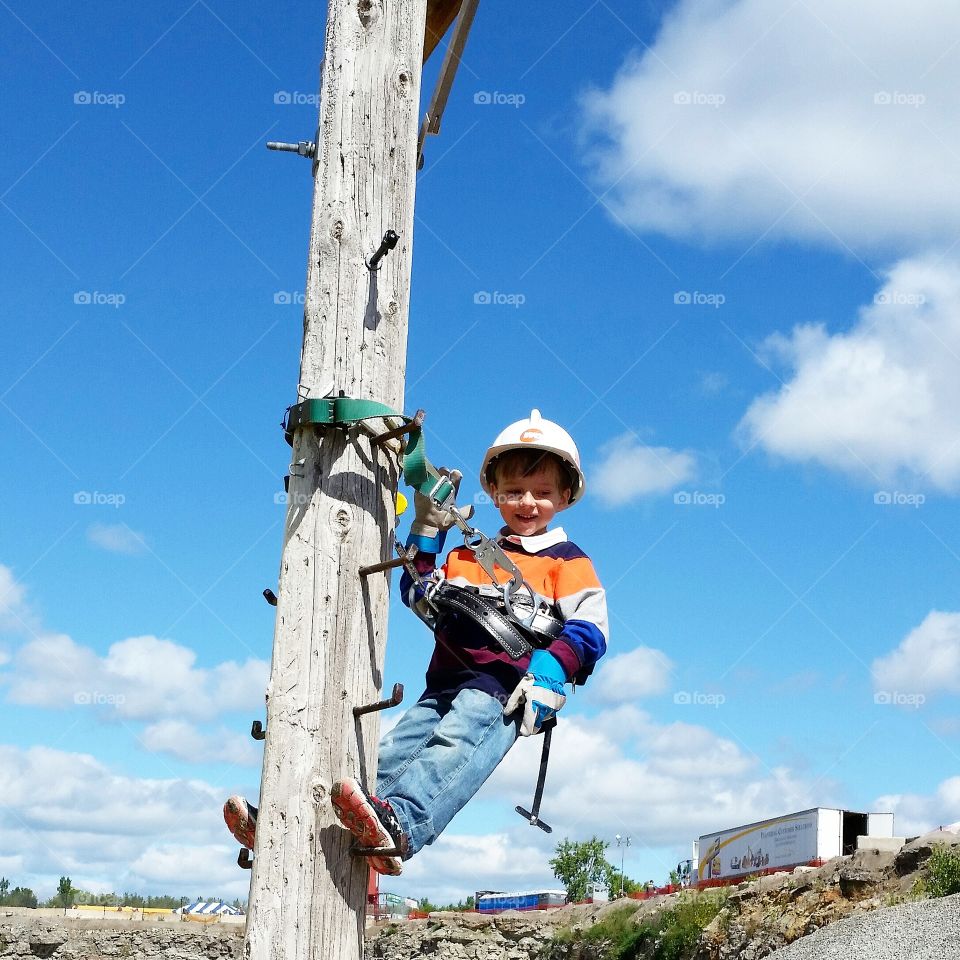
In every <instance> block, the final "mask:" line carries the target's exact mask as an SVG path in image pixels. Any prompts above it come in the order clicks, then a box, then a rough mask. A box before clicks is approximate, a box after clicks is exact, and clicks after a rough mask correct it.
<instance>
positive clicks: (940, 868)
mask: <svg viewBox="0 0 960 960" xmlns="http://www.w3.org/2000/svg"><path fill="white" fill-rule="evenodd" d="M924 880H925V883H924V887H925V889H926V891H927V893H929V894H930V896H931V897H948V896H950V894H951V893H960V853H958V852H956V851H955V850H949V849H947V848H946V847H944V846H940V845H938V846H935V847H934V848H933V852H932V853H931V854H930V859H929V860H928V861H927V867H926V876H925V877H924Z"/></svg>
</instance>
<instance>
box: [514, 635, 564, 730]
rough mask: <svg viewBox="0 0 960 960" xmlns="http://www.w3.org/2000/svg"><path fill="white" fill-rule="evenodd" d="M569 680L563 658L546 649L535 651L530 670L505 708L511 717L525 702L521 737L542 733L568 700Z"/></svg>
mask: <svg viewBox="0 0 960 960" xmlns="http://www.w3.org/2000/svg"><path fill="white" fill-rule="evenodd" d="M566 679H567V676H566V674H565V673H564V670H563V667H562V666H561V665H560V661H559V660H558V659H557V658H556V657H555V656H554V655H553V654H552V653H548V652H547V651H546V650H534V651H533V656H532V657H531V658H530V666H529V668H528V670H527V673H526V674H525V675H524V677H523V679H522V680H521V681H520V682H519V683H518V684H517V687H516V689H515V690H514V691H513V693H512V694H510V699H509V700H507V702H506V704H505V705H504V708H503V715H504V716H505V717H509V716H510V714H511V713H513V712H514V711H515V710H516V709H517V708H518V707H519V706H520V705H521V704H523V720H522V722H521V723H520V736H521V737H531V736H533V735H534V734H536V733H539V732H540V727H541V726H542V725H543V724H544V722H545V721H547V720H549V719H550V718H551V717H554V716H556V713H557V711H558V710H559V709H560V708H561V707H562V706H563V705H564V704H565V703H566V702H567V698H566V697H565V696H564V694H563V684H564V683H565V681H566Z"/></svg>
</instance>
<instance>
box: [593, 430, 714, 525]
mask: <svg viewBox="0 0 960 960" xmlns="http://www.w3.org/2000/svg"><path fill="white" fill-rule="evenodd" d="M600 453H601V455H602V456H603V460H602V461H601V462H600V463H599V464H597V465H596V466H595V467H594V468H593V470H592V471H591V472H590V488H591V490H592V492H593V493H595V494H597V496H599V497H600V499H601V500H602V501H603V502H604V504H605V505H606V506H609V507H619V506H623V505H624V504H626V503H629V502H630V501H632V500H636V499H638V498H639V497H642V496H645V495H647V494H651V493H664V492H665V491H667V490H671V489H672V488H673V487H675V486H677V484H679V483H685V482H686V481H687V480H691V479H692V478H693V476H694V474H695V473H696V459H695V458H694V456H693V455H692V454H690V453H685V452H683V451H678V450H671V449H669V448H668V447H649V446H646V445H644V444H642V443H640V441H639V440H638V439H637V438H636V437H635V436H633V435H632V434H629V433H625V434H623V435H622V436H619V437H615V438H614V439H613V440H610V441H609V442H608V443H605V444H604V445H603V446H602V447H601V448H600Z"/></svg>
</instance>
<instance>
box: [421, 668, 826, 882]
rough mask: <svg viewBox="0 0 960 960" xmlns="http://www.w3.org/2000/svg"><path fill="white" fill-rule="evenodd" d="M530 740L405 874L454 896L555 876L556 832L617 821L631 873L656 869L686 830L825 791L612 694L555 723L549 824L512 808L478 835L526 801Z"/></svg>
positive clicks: (683, 842) (605, 832)
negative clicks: (504, 822) (611, 702)
mask: <svg viewBox="0 0 960 960" xmlns="http://www.w3.org/2000/svg"><path fill="white" fill-rule="evenodd" d="M592 683H593V681H591V684H592ZM540 748H541V741H540V739H539V738H536V737H525V738H521V739H520V740H519V741H518V742H517V745H516V746H515V747H514V748H513V749H512V750H511V751H510V753H508V754H507V756H506V758H505V760H504V761H503V763H501V764H500V766H499V767H498V768H497V770H496V771H495V772H494V774H493V775H492V776H491V777H490V779H489V780H488V781H487V783H485V784H484V786H483V787H481V789H480V792H479V793H478V794H477V797H476V799H475V800H474V801H472V802H471V805H470V806H469V807H468V808H466V809H465V810H464V811H462V812H461V813H460V814H458V815H457V817H456V818H454V820H453V821H452V823H451V825H450V828H449V830H448V832H447V833H446V834H444V836H443V837H441V838H440V840H439V841H438V842H437V843H436V844H435V845H433V846H432V847H427V848H425V849H424V850H423V851H421V853H419V854H417V856H416V858H414V859H413V860H412V861H411V862H410V864H409V866H408V867H407V866H405V868H404V878H407V877H409V880H410V882H411V883H414V882H415V889H416V890H418V891H419V890H423V891H424V893H425V894H426V895H428V896H430V897H431V898H439V899H442V900H450V899H454V900H456V899H463V898H464V897H466V896H467V895H469V894H471V893H473V892H474V890H476V889H513V890H520V889H532V888H542V887H555V886H557V885H558V884H557V881H556V879H555V878H554V877H553V875H552V871H551V869H550V866H549V863H548V861H549V860H550V858H551V857H552V856H553V854H554V849H555V846H556V842H557V840H558V839H559V838H563V837H569V838H571V839H586V838H588V837H590V836H594V835H595V836H599V837H602V838H607V839H609V838H611V837H612V836H613V834H615V833H622V834H626V835H629V836H630V837H631V838H632V846H631V851H630V852H631V857H630V858H628V860H627V864H626V872H627V874H628V875H629V876H634V877H636V876H637V869H642V870H643V871H644V872H645V873H647V874H648V875H650V876H653V877H655V878H656V879H657V880H661V881H664V880H666V878H667V875H668V873H669V871H670V869H672V867H673V866H674V865H675V864H676V863H677V861H678V860H679V859H684V858H686V857H688V856H689V855H690V853H689V851H690V842H691V840H693V839H695V838H696V837H699V836H701V835H702V834H705V833H707V832H708V831H711V830H717V829H720V828H723V827H728V826H731V825H733V824H736V823H749V822H751V821H754V820H761V819H764V818H766V817H770V816H774V815H776V814H782V813H784V812H785V811H788V810H803V809H806V808H808V807H812V806H815V805H816V804H817V803H823V802H827V801H825V797H826V796H827V793H828V791H829V789H830V786H829V785H828V784H824V783H822V782H821V783H820V784H819V786H818V787H817V795H816V797H814V796H813V795H812V794H811V792H810V789H811V787H810V783H809V779H804V778H801V777H798V776H796V775H794V774H793V773H792V772H791V771H790V770H788V769H786V768H784V767H776V768H773V769H766V768H764V767H763V765H762V764H761V763H760V762H759V761H758V760H757V758H756V757H754V756H753V755H751V754H748V753H747V752H745V751H744V750H743V749H742V748H741V747H740V746H739V745H738V744H736V743H735V742H733V740H731V739H729V738H726V737H723V736H720V735H718V734H717V733H715V732H714V731H712V730H710V729H708V728H707V727H704V726H700V725H697V724H690V723H670V724H658V723H656V722H655V721H654V720H653V719H652V718H651V717H650V716H649V715H648V714H647V713H645V712H644V711H642V710H640V709H638V708H637V707H635V706H631V705H621V706H618V707H615V708H613V709H610V710H605V711H602V712H600V713H598V714H595V715H592V716H589V717H585V716H583V715H571V716H568V717H567V718H566V719H564V720H562V721H561V724H560V726H559V727H558V728H557V731H556V734H555V736H554V746H553V750H552V752H551V755H550V769H549V773H548V775H547V789H546V794H545V797H544V801H543V806H542V808H541V811H540V813H541V816H542V818H543V819H544V820H545V821H547V822H548V823H549V824H550V825H551V826H552V827H553V833H552V834H551V835H549V836H548V835H547V834H545V833H542V832H541V831H539V830H536V829H531V827H530V826H529V825H526V824H524V822H523V820H521V818H520V817H516V818H515V825H510V826H508V827H507V828H505V829H501V830H498V831H491V832H490V833H489V834H486V835H483V836H477V835H476V827H475V823H476V820H477V818H478V816H482V815H483V811H485V810H487V809H491V810H493V811H499V812H501V813H502V812H505V811H511V810H512V809H513V807H514V806H515V805H517V804H519V805H521V806H523V807H524V808H526V809H529V808H530V802H531V797H532V794H533V787H534V782H535V780H536V776H537V769H538V764H539V760H540ZM513 819H514V818H513V816H512V815H511V817H510V821H512V820H513ZM631 860H633V865H631ZM418 895H423V894H418Z"/></svg>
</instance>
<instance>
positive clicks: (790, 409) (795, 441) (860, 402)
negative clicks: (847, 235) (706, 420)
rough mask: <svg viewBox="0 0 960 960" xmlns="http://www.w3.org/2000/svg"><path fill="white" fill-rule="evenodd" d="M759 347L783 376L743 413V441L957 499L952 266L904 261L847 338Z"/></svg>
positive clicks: (957, 335) (958, 380) (957, 295)
mask: <svg viewBox="0 0 960 960" xmlns="http://www.w3.org/2000/svg"><path fill="white" fill-rule="evenodd" d="M766 347H767V350H768V352H769V353H770V354H771V355H772V356H773V357H776V358H779V359H780V360H781V361H783V362H785V363H786V365H787V366H788V367H789V373H788V375H787V379H786V382H785V383H784V384H783V386H782V387H781V388H780V389H778V390H776V391H774V392H773V393H768V394H765V395H763V396H761V397H758V398H757V399H756V400H754V401H753V403H752V404H751V405H750V407H749V409H748V410H747V412H746V414H745V415H744V417H743V420H742V421H741V423H740V428H739V429H740V432H741V435H742V436H743V438H744V440H745V442H749V443H756V444H759V445H760V446H762V447H763V448H765V449H766V450H767V451H769V452H770V453H772V454H775V455H778V456H781V457H784V458H787V459H790V460H800V461H818V462H820V463H822V464H824V465H826V466H828V467H832V468H836V469H840V470H844V471H849V472H852V473H855V474H860V475H862V476H865V477H869V478H871V479H872V480H873V481H874V482H877V483H887V482H891V483H892V482H896V481H897V480H898V479H906V480H909V481H911V482H913V483H914V484H919V483H921V482H923V483H929V484H930V485H931V486H932V487H935V488H937V489H939V490H943V491H950V492H956V491H957V490H958V489H960V427H958V421H957V416H956V411H957V410H958V409H960V377H958V376H957V356H958V355H960V264H958V263H955V262H951V263H947V262H940V261H938V260H936V259H934V258H932V257H920V258H914V259H909V260H904V261H901V262H900V263H898V264H897V265H896V266H895V267H893V268H892V269H891V270H890V271H889V274H888V276H887V278H886V281H885V283H884V285H883V287H882V288H881V290H880V291H879V293H878V294H877V295H876V297H875V298H874V303H872V304H871V305H869V306H866V307H863V308H862V309H861V311H860V316H859V319H858V320H857V322H856V323H855V324H854V325H853V328H852V329H851V330H849V331H848V332H843V333H836V334H830V333H828V332H827V330H825V329H824V327H823V326H822V325H820V324H808V325H804V326H799V327H796V328H795V329H794V330H793V332H792V333H791V334H790V336H788V337H784V336H781V335H779V334H778V335H775V336H773V337H771V338H769V339H768V341H767V343H766Z"/></svg>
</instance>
